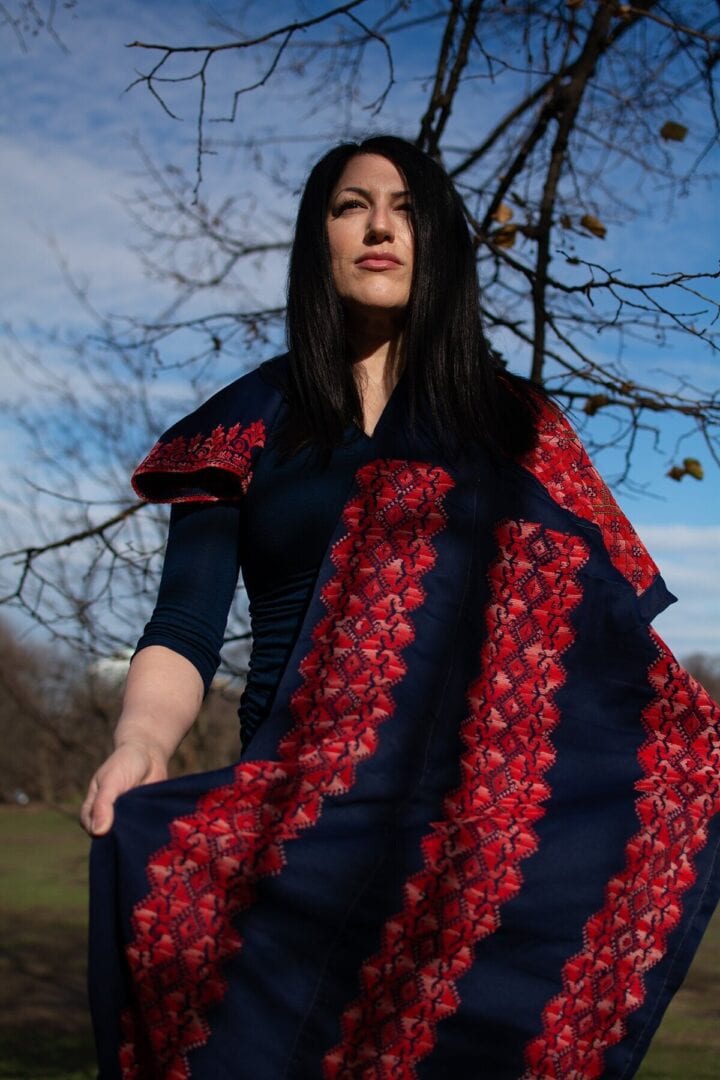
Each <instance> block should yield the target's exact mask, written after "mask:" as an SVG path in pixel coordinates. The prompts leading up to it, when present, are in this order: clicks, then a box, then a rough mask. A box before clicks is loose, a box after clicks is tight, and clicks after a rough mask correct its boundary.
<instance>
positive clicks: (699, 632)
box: [636, 524, 720, 657]
mask: <svg viewBox="0 0 720 1080" xmlns="http://www.w3.org/2000/svg"><path fill="white" fill-rule="evenodd" d="M636 528H637V531H638V533H639V535H640V537H641V539H642V540H643V542H644V543H645V544H646V545H647V547H648V550H649V551H650V554H651V555H652V556H653V558H654V559H655V561H656V562H657V564H658V565H659V567H660V572H661V573H662V575H663V578H664V579H665V581H666V583H667V586H668V588H669V589H670V591H671V592H672V593H674V594H675V595H676V596H677V598H678V603H677V604H673V605H672V606H671V607H669V608H668V609H667V611H665V612H663V614H662V615H660V616H658V618H657V619H656V620H655V626H656V627H657V629H658V632H659V633H660V634H661V635H662V636H663V637H664V638H665V640H666V641H667V643H668V645H669V646H670V648H671V649H673V651H674V652H675V653H676V654H677V655H678V656H680V657H683V656H686V655H688V653H691V652H708V653H720V618H719V617H718V616H719V615H720V559H719V558H718V552H720V525H696V526H692V525H686V524H668V525H637V526H636Z"/></svg>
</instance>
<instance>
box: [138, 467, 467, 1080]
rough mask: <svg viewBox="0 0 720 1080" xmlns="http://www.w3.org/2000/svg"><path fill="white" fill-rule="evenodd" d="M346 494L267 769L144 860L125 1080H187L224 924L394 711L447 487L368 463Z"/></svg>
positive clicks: (240, 775) (204, 805)
mask: <svg viewBox="0 0 720 1080" xmlns="http://www.w3.org/2000/svg"><path fill="white" fill-rule="evenodd" d="M357 483H358V489H359V490H358V494H357V495H356V496H355V497H354V498H352V499H351V500H350V501H349V502H348V504H347V505H346V507H345V509H344V511H343V515H342V517H343V522H344V524H345V526H346V529H347V531H346V533H345V535H344V536H343V537H342V538H341V539H340V540H339V541H338V542H337V543H336V544H335V545H334V547H333V549H332V554H331V558H332V561H333V564H334V566H335V567H336V570H337V572H336V573H335V574H334V576H333V577H332V578H331V579H330V580H329V581H328V583H327V584H326V585H325V586H324V587H323V589H322V592H321V594H320V595H321V598H322V600H323V602H324V603H325V606H326V608H327V615H326V616H325V617H324V618H323V619H322V620H321V621H320V622H319V623H318V625H317V626H316V627H315V629H314V631H313V635H312V640H313V645H312V648H311V649H310V651H309V652H308V654H307V655H306V656H305V658H304V660H303V661H302V663H301V665H300V670H301V672H302V674H303V676H304V681H303V683H302V684H301V686H300V687H299V688H298V689H297V690H296V691H295V693H294V694H293V696H292V698H291V701H290V709H291V713H292V716H293V718H294V720H295V725H294V727H293V728H292V729H291V730H290V732H289V733H288V734H287V735H286V736H285V737H284V738H283V739H282V741H281V742H280V745H279V760H277V761H248V762H245V763H242V762H241V763H240V764H239V765H238V766H237V768H236V770H235V776H234V780H233V782H232V783H230V784H228V785H226V786H224V787H221V788H217V789H215V790H213V791H210V792H208V793H207V794H206V795H205V796H203V797H202V798H201V799H200V800H199V801H198V804H197V807H196V810H195V812H194V813H193V814H191V815H189V816H187V817H183V818H178V819H177V820H175V821H174V822H173V823H172V825H171V826H170V835H171V841H170V843H169V844H168V845H167V846H166V847H165V848H163V849H161V850H160V851H158V852H156V853H155V854H154V855H153V856H152V858H151V860H150V863H149V866H148V877H149V880H150V883H151V886H152V888H151V891H150V892H149V893H148V895H147V896H146V897H145V898H144V900H142V901H141V902H140V903H139V904H137V906H136V908H135V910H134V913H133V930H134V939H133V941H132V942H131V944H130V945H129V946H128V949H127V957H128V961H129V966H130V970H131V974H132V978H133V984H134V992H135V999H136V1006H135V1009H134V1010H133V1011H132V1012H130V1011H128V1012H127V1013H126V1014H125V1016H124V1018H123V1030H124V1032H125V1043H124V1045H123V1048H122V1051H121V1067H122V1075H123V1077H124V1078H125V1080H131V1078H132V1080H160V1078H162V1080H186V1078H187V1077H188V1076H189V1068H188V1064H187V1053H188V1052H189V1051H190V1050H191V1049H194V1048H196V1047H199V1046H202V1045H204V1043H206V1042H207V1040H208V1038H209V1035H210V1029H209V1026H208V1023H207V1020H206V1015H207V1011H208V1009H210V1008H211V1007H212V1006H214V1005H217V1004H218V1003H219V1002H220V1001H221V1000H222V997H223V995H224V993H225V989H226V984H225V978H224V975H223V972H222V966H223V963H224V962H225V961H227V960H228V959H229V958H230V957H232V956H234V955H236V954H237V952H238V951H239V950H240V948H241V946H242V940H241V938H240V937H239V935H238V934H237V932H236V931H235V929H234V927H233V921H232V920H233V917H234V916H235V915H237V914H238V913H239V912H240V911H242V910H244V909H245V908H247V907H248V906H249V905H250V904H251V903H252V902H253V899H254V896H255V884H256V882H257V881H258V879H260V878H262V877H263V876H265V875H267V874H277V873H279V872H280V870H281V869H282V867H283V864H284V851H283V845H284V844H285V843H286V842H287V841H288V840H292V839H293V838H294V837H296V836H297V835H298V834H299V832H300V831H301V830H302V829H305V828H307V827H308V826H310V825H312V824H314V823H315V822H316V821H317V820H318V818H319V817H320V814H321V812H322V806H323V801H324V799H325V798H326V796H328V795H337V794H341V793H343V792H346V791H348V790H349V788H350V787H351V785H352V783H353V781H354V777H355V770H356V768H357V766H358V764H359V763H360V762H361V761H363V760H364V759H365V758H367V757H369V756H370V755H371V754H372V753H373V752H374V750H375V748H376V746H377V741H378V734H377V729H378V727H379V725H380V724H381V723H383V721H384V720H386V719H387V718H388V716H390V715H391V714H392V713H393V711H394V708H395V703H394V700H393V696H392V687H393V686H394V685H395V684H396V683H398V682H399V681H400V680H401V679H402V678H403V677H404V675H405V670H406V667H405V663H404V661H403V659H402V653H403V650H404V649H405V648H406V646H407V645H408V644H409V642H410V641H412V639H413V636H414V631H413V627H412V624H411V622H410V618H409V615H410V613H411V612H412V611H414V610H415V609H416V608H418V607H419V606H420V605H421V604H422V603H423V602H424V599H425V591H424V589H423V588H422V579H423V577H424V576H425V574H427V573H428V571H430V570H431V569H432V567H433V566H434V564H435V561H436V558H437V556H436V551H435V548H434V546H433V544H432V538H433V537H434V536H435V535H436V534H437V533H438V532H439V531H440V530H441V529H442V528H444V526H445V520H446V518H445V514H444V511H443V509H442V503H443V499H444V496H445V494H446V493H447V492H448V490H449V489H450V488H451V487H452V486H453V481H452V479H451V478H450V476H449V475H448V474H447V473H446V472H444V471H443V470H442V469H440V468H436V467H434V466H430V465H426V464H423V463H416V462H407V461H393V460H385V461H383V460H381V461H375V462H372V463H371V464H369V465H365V466H363V468H361V469H360V470H359V471H358V473H357ZM145 1045H147V1046H148V1047H149V1049H148V1050H143V1046H145Z"/></svg>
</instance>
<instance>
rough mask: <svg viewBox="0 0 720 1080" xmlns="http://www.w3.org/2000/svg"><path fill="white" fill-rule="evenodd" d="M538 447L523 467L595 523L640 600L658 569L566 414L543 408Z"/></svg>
mask: <svg viewBox="0 0 720 1080" xmlns="http://www.w3.org/2000/svg"><path fill="white" fill-rule="evenodd" d="M538 428H539V434H540V438H539V442H538V445H537V446H536V448H535V449H534V450H533V451H532V453H531V454H529V455H528V456H527V457H526V458H525V459H524V460H523V462H522V464H523V465H524V466H525V468H526V469H528V471H529V472H531V473H533V475H534V476H536V477H537V479H538V480H539V481H540V483H541V484H542V485H543V486H544V487H546V488H547V490H548V492H549V493H550V495H551V497H552V498H553V500H554V501H555V502H556V503H559V505H560V506H562V507H563V508H564V509H566V510H570V511H571V512H572V513H573V514H577V515H578V517H582V518H586V519H587V520H589V521H593V522H595V524H596V525H598V527H599V528H600V531H601V533H602V537H603V542H604V544H605V547H606V548H607V552H608V555H609V556H610V560H611V562H612V564H613V566H614V567H615V568H616V569H617V570H619V571H620V573H621V574H622V575H623V577H625V578H627V580H628V581H629V582H630V584H631V585H632V586H633V588H634V589H635V592H636V593H637V594H638V595H640V593H642V592H644V591H645V589H647V588H648V586H649V585H651V584H652V583H653V581H654V579H655V578H656V577H657V574H658V568H657V566H656V565H655V563H654V562H653V561H652V559H651V558H650V556H649V555H648V553H647V550H646V548H645V546H644V545H643V543H642V541H641V540H640V538H639V536H638V535H637V533H636V532H635V530H634V529H633V527H632V525H631V524H630V522H629V521H628V519H627V518H626V517H625V515H624V514H623V512H622V510H621V509H620V507H619V506H618V504H617V503H616V502H615V499H614V498H613V496H612V495H611V494H610V491H609V489H608V487H607V485H606V484H605V482H604V481H603V479H602V478H601V476H600V474H599V473H598V472H597V470H596V469H595V467H594V466H593V464H592V462H591V461H590V458H589V457H588V455H587V453H586V452H585V449H584V447H583V445H582V443H581V442H580V440H579V439H578V437H577V435H576V434H575V432H574V431H573V429H572V427H571V426H570V424H569V423H568V422H567V420H566V419H565V417H564V416H563V415H562V413H561V412H559V411H558V409H557V407H556V406H554V405H550V404H548V405H546V406H544V408H543V410H542V412H541V415H540V421H539V424H538Z"/></svg>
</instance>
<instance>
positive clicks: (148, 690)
mask: <svg viewBox="0 0 720 1080" xmlns="http://www.w3.org/2000/svg"><path fill="white" fill-rule="evenodd" d="M203 689H204V688H203V680H202V678H201V677H200V673H199V671H198V670H197V668H196V667H195V666H194V665H193V664H191V663H190V661H189V660H186V659H185V657H184V656H180V655H179V654H178V653H176V652H173V651H172V649H167V648H165V647H164V646H162V645H149V646H148V647H147V648H145V649H142V650H141V652H139V653H137V655H136V656H135V657H134V659H133V661H132V663H131V665H130V671H129V673H128V679H127V685H126V688H125V697H124V699H123V709H122V713H121V715H120V719H119V720H118V725H117V728H116V729H115V750H114V751H113V753H112V754H111V755H110V757H109V758H108V759H107V760H106V761H105V762H104V763H103V764H102V765H101V766H100V768H99V769H98V770H97V772H96V773H95V775H94V776H93V778H92V780H91V781H90V786H89V788H88V794H87V798H86V799H85V802H84V803H83V807H82V811H81V814H80V820H81V821H82V824H83V826H84V828H85V829H86V830H87V831H88V832H89V833H90V835H91V836H101V835H102V834H103V833H106V832H108V830H109V829H110V827H111V825H112V823H113V806H114V803H115V799H116V798H117V797H118V795H122V794H123V792H125V791H129V790H130V788H133V787H137V786H138V784H151V783H153V782H154V781H156V780H165V779H167V767H168V762H169V761H170V758H171V757H172V755H173V754H174V753H175V751H176V750H177V748H178V746H179V745H180V743H181V742H182V740H183V738H184V737H185V735H186V734H187V732H188V731H189V729H190V727H191V726H192V724H193V722H194V720H195V717H196V716H197V714H198V711H199V709H200V706H201V704H202V699H203Z"/></svg>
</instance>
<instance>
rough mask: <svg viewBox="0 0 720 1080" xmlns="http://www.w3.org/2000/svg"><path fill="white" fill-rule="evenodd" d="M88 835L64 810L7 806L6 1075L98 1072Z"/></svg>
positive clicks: (0, 964) (3, 910) (2, 1014)
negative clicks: (89, 974)
mask: <svg viewBox="0 0 720 1080" xmlns="http://www.w3.org/2000/svg"><path fill="white" fill-rule="evenodd" d="M88 843H89V842H88V839H87V837H86V836H85V834H84V833H83V832H82V830H81V829H80V827H79V825H77V824H76V821H75V820H74V819H73V818H72V817H70V816H66V815H64V814H60V813H56V812H54V811H51V810H36V809H34V808H32V809H31V808H26V809H13V808H7V807H3V808H2V809H1V810H0V848H1V849H2V853H3V855H2V860H0V941H2V947H1V948H0V1080H90V1078H91V1077H94V1076H95V1075H96V1071H95V1067H94V1063H95V1055H94V1048H93V1042H92V1034H91V1031H90V1023H89V1020H88V1016H87V1005H86V994H85V956H86V930H85V926H86V914H87V912H86V909H87V852H88Z"/></svg>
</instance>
